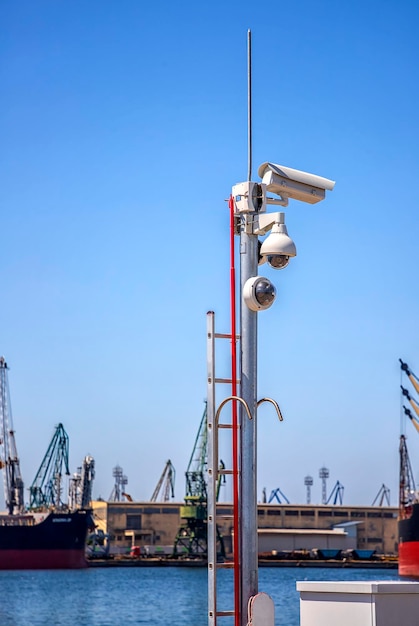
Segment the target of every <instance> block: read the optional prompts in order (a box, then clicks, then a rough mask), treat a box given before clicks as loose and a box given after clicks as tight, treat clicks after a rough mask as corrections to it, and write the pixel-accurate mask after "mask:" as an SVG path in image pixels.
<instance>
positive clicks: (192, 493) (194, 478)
mask: <svg viewBox="0 0 419 626" xmlns="http://www.w3.org/2000/svg"><path fill="white" fill-rule="evenodd" d="M207 444H208V427H207V402H205V408H204V412H203V414H202V418H201V422H200V424H199V429H198V433H197V435H196V439H195V444H194V446H193V450H192V454H191V458H190V460H189V464H188V467H187V470H186V472H185V478H186V493H185V498H184V499H185V504H184V505H183V506H181V507H180V517H181V518H182V520H183V524H182V526H181V527H180V529H179V530H178V533H177V535H176V538H175V543H174V547H173V554H174V555H175V556H178V555H179V554H182V555H185V556H188V557H200V558H206V557H207V554H208V546H207V538H208V533H207V482H206V471H207ZM220 466H221V467H223V466H224V463H223V462H222V461H220ZM220 486H221V480H219V481H218V484H217V499H218V496H219V492H220ZM217 544H218V552H219V554H220V555H221V556H225V549H224V541H223V538H222V536H221V534H220V533H219V531H218V528H217Z"/></svg>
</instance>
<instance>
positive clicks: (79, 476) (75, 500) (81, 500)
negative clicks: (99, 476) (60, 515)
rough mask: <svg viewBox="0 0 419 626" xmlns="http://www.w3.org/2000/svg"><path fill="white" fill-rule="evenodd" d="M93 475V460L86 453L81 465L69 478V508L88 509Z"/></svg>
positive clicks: (90, 500)
mask: <svg viewBox="0 0 419 626" xmlns="http://www.w3.org/2000/svg"><path fill="white" fill-rule="evenodd" d="M94 477H95V460H94V458H93V457H92V456H90V455H87V456H85V457H84V459H83V465H82V467H79V468H78V469H77V472H76V473H75V474H74V476H72V478H71V479H70V488H69V507H70V509H88V508H90V506H91V502H92V487H93V479H94Z"/></svg>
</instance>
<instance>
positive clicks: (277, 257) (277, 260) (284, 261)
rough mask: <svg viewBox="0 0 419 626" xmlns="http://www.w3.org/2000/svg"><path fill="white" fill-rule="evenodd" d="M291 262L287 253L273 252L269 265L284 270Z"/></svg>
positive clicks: (269, 257)
mask: <svg viewBox="0 0 419 626" xmlns="http://www.w3.org/2000/svg"><path fill="white" fill-rule="evenodd" d="M289 262H290V258H289V256H287V255H286V254H272V255H270V256H268V263H269V265H270V266H271V267H273V268H275V269H276V270H282V269H283V268H284V267H287V265H288V263H289Z"/></svg>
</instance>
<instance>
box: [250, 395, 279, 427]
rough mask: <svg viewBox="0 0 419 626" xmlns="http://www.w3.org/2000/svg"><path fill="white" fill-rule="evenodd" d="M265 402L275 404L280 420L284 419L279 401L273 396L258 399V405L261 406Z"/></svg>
mask: <svg viewBox="0 0 419 626" xmlns="http://www.w3.org/2000/svg"><path fill="white" fill-rule="evenodd" d="M263 402H270V403H271V404H273V405H274V407H275V409H276V412H277V415H278V418H279V421H280V422H283V421H284V418H283V417H282V413H281V409H280V408H279V404H278V402H276V400H272V398H262V399H261V400H258V401H257V404H256V406H257V407H259V405H260V404H263Z"/></svg>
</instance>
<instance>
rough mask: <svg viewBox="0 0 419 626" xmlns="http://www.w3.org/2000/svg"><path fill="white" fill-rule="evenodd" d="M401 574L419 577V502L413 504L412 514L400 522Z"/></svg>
mask: <svg viewBox="0 0 419 626" xmlns="http://www.w3.org/2000/svg"><path fill="white" fill-rule="evenodd" d="M398 530H399V574H400V576H407V577H409V578H419V504H413V505H412V506H411V514H410V515H409V517H407V518H406V519H401V520H399V522H398Z"/></svg>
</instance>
